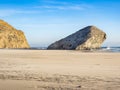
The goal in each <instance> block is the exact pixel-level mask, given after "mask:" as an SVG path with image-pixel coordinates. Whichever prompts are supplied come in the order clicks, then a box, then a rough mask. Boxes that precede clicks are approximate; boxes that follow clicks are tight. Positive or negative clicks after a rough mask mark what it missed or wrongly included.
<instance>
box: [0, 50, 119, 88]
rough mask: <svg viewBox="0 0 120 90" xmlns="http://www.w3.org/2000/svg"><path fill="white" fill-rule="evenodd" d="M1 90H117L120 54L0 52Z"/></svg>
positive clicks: (42, 51)
mask: <svg viewBox="0 0 120 90" xmlns="http://www.w3.org/2000/svg"><path fill="white" fill-rule="evenodd" d="M0 90H120V53H102V52H96V53H95V52H93V53H91V52H79V51H66V50H7V49H6V50H2V49H1V50H0Z"/></svg>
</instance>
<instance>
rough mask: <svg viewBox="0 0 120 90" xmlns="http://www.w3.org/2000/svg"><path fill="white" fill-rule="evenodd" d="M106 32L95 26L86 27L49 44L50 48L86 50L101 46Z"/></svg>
mask: <svg viewBox="0 0 120 90" xmlns="http://www.w3.org/2000/svg"><path fill="white" fill-rule="evenodd" d="M105 39H106V34H105V33H104V32H103V31H102V30H100V29H98V28H97V27H95V26H88V27H85V28H83V29H81V30H79V31H77V32H76V33H74V34H72V35H70V36H68V37H66V38H63V39H61V40H59V41H56V42H55V43H53V44H51V45H50V46H48V49H63V50H64V49H65V50H74V49H76V50H86V49H97V48H100V46H101V44H102V43H103V41H104V40H105Z"/></svg>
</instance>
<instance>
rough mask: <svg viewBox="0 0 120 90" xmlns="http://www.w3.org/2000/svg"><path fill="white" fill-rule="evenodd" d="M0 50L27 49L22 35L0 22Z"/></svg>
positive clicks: (20, 32) (27, 46)
mask: <svg viewBox="0 0 120 90" xmlns="http://www.w3.org/2000/svg"><path fill="white" fill-rule="evenodd" d="M0 48H29V45H28V43H27V40H26V38H25V36H24V33H23V32H22V31H20V30H16V29H15V28H13V27H12V26H11V25H9V24H8V23H6V22H5V21H3V20H0Z"/></svg>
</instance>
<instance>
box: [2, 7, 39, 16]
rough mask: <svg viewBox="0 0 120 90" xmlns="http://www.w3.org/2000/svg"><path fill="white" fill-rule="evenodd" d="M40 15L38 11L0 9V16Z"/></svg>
mask: <svg viewBox="0 0 120 90" xmlns="http://www.w3.org/2000/svg"><path fill="white" fill-rule="evenodd" d="M35 13H40V11H35V10H15V9H0V16H1V17H4V16H10V15H14V14H35Z"/></svg>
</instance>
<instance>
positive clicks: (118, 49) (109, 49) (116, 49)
mask: <svg viewBox="0 0 120 90" xmlns="http://www.w3.org/2000/svg"><path fill="white" fill-rule="evenodd" d="M31 49H33V50H47V47H31ZM86 51H89V52H120V47H101V48H99V49H91V50H86Z"/></svg>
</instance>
